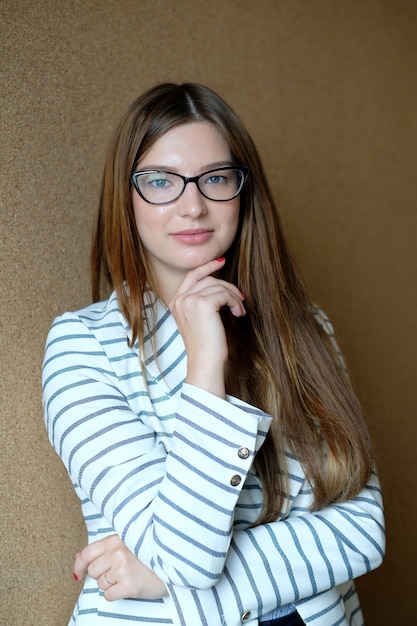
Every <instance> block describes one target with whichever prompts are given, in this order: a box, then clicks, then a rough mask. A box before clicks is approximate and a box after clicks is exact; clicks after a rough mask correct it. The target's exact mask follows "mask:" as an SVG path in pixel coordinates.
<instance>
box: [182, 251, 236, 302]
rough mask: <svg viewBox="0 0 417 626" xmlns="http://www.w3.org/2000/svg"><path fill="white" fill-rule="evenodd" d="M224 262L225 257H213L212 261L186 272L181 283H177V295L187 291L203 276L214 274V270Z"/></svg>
mask: <svg viewBox="0 0 417 626" xmlns="http://www.w3.org/2000/svg"><path fill="white" fill-rule="evenodd" d="M225 262H226V259H224V258H223V257H221V258H218V259H214V261H209V262H208V263H204V264H203V265H199V266H198V267H196V268H195V269H193V270H190V271H189V272H187V274H186V276H185V278H184V279H183V280H182V282H181V284H180V285H179V287H178V289H177V294H176V295H179V294H181V293H184V292H185V291H188V290H189V289H190V287H192V286H193V285H195V284H196V283H198V282H199V281H200V280H202V279H203V278H206V276H210V275H211V274H214V273H215V272H217V271H218V270H219V269H221V268H222V267H224V264H225Z"/></svg>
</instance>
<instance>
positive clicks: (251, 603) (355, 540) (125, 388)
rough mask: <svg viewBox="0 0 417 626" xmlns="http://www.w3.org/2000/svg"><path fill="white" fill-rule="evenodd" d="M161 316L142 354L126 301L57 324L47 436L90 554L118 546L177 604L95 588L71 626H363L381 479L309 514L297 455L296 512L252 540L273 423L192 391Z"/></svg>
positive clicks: (164, 313) (177, 342) (46, 371)
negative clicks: (360, 586)
mask: <svg viewBox="0 0 417 626" xmlns="http://www.w3.org/2000/svg"><path fill="white" fill-rule="evenodd" d="M155 310H156V316H155V320H154V325H153V327H154V332H153V333H151V336H148V337H146V341H145V350H144V354H141V353H139V349H138V345H134V346H133V347H129V345H128V341H129V334H130V332H131V331H130V328H129V326H128V324H127V322H126V319H125V318H124V316H123V314H122V313H121V311H120V307H119V304H118V300H117V297H116V295H115V294H114V293H113V294H112V295H111V297H110V298H109V299H108V300H106V301H105V302H100V303H95V304H92V305H90V306H88V307H86V308H84V309H82V310H80V311H78V312H76V313H65V314H64V315H62V316H61V317H58V318H57V319H56V320H55V322H54V324H53V325H52V328H51V330H50V332H49V335H48V339H47V345H46V353H45V359H44V365H43V402H44V410H45V420H46V426H47V430H48V435H49V438H50V441H51V443H52V445H53V447H54V449H55V450H56V452H57V454H59V456H60V457H61V459H62V461H63V463H64V464H65V466H66V468H67V470H68V473H69V476H70V478H71V480H72V482H73V485H74V488H75V491H76V493H77V494H78V496H79V498H80V500H81V506H82V511H83V515H84V519H85V523H86V526H87V530H88V539H89V542H92V541H95V540H98V539H102V538H104V537H105V536H106V535H109V534H114V533H117V534H118V535H119V537H121V539H122V540H123V541H124V543H125V544H126V545H127V546H128V548H129V549H130V550H131V551H132V552H133V553H134V554H136V555H137V557H138V558H139V559H140V560H141V561H142V562H143V563H145V564H146V565H147V566H149V567H150V568H152V569H153V570H154V571H155V572H156V574H157V575H158V576H159V577H160V578H161V579H162V580H164V581H165V583H166V585H167V588H168V591H169V596H167V597H165V598H161V599H158V600H138V599H134V600H133V599H126V600H119V601H116V602H108V601H107V600H105V598H104V596H103V592H102V591H100V590H99V589H98V587H97V583H96V581H95V580H93V579H92V578H90V577H88V576H87V578H86V580H85V584H84V587H83V590H82V592H81V594H80V596H79V599H78V601H77V604H76V606H75V608H74V612H73V615H72V618H71V620H70V624H71V625H74V624H76V625H77V626H124V625H125V624H126V623H127V622H128V623H129V622H130V623H135V624H136V623H137V624H147V625H148V626H149V625H152V624H172V625H174V626H239V625H240V624H246V625H250V626H255V625H256V624H258V619H259V618H260V617H261V616H262V615H266V614H268V613H269V612H270V611H273V610H275V609H276V608H277V607H281V606H282V607H284V606H286V605H288V604H294V605H295V607H296V608H297V611H298V612H299V614H300V615H301V617H302V619H303V620H304V621H305V622H306V623H307V624H311V625H312V626H336V625H342V626H348V625H350V626H361V625H362V624H363V617H362V613H361V610H360V606H359V601H358V597H357V594H356V591H355V587H354V583H353V582H352V581H353V579H354V578H356V577H358V576H361V575H362V574H365V573H366V572H368V571H370V570H372V569H373V568H375V567H377V566H378V565H379V564H380V563H381V561H382V558H383V554H384V546H385V542H384V518H383V510H382V499H381V493H380V488H379V483H378V479H377V476H376V475H375V474H373V475H372V476H371V477H370V479H369V482H368V484H367V486H366V487H365V489H363V491H361V492H360V493H359V494H358V495H357V496H356V497H355V498H353V499H352V500H350V501H348V502H344V503H343V504H334V505H332V506H328V507H326V508H324V509H322V510H320V511H317V512H314V513H312V512H310V510H309V508H310V504H311V487H310V485H309V484H308V482H307V480H306V478H305V475H304V472H303V469H302V467H301V465H300V464H299V462H298V461H297V459H296V458H295V457H294V456H293V455H292V454H291V453H290V452H289V451H287V453H286V456H287V461H288V472H289V484H290V499H291V506H290V511H289V514H288V515H287V516H286V517H285V519H282V520H280V521H276V522H274V523H269V524H265V525H262V526H257V527H255V528H249V526H250V524H251V523H252V522H253V521H254V520H256V518H257V516H258V514H259V512H260V509H261V505H262V491H261V486H260V481H259V479H258V477H257V475H256V473H255V471H254V468H253V459H254V455H255V454H256V452H257V450H259V448H260V446H261V445H262V443H263V441H264V439H265V436H266V434H267V432H268V428H269V425H270V422H271V417H270V416H269V415H267V414H266V413H264V412H263V411H261V410H260V409H258V408H256V407H253V406H250V405H248V404H246V403H245V402H242V401H240V400H238V399H236V398H233V397H230V396H228V397H227V399H226V400H224V399H221V398H219V397H217V396H214V395H212V394H210V393H208V392H206V391H204V390H202V389H200V388H197V387H194V386H192V385H189V384H186V383H184V380H185V375H186V354H185V350H184V344H183V341H182V338H181V335H180V333H179V331H178V329H177V326H176V323H175V320H174V318H173V316H172V315H171V313H170V312H169V310H167V309H166V307H164V306H163V305H162V304H161V303H159V302H158V303H156V305H155ZM147 314H148V315H150V309H149V308H148V310H147ZM320 315H321V314H320ZM319 321H320V323H321V325H322V326H324V328H325V329H326V331H327V332H328V333H329V334H330V335H332V328H331V325H330V323H329V322H328V320H327V319H326V318H325V317H324V316H323V315H321V316H320V318H319ZM207 341H210V337H207ZM154 351H156V354H157V362H156V361H155V359H154V356H153V355H154ZM141 362H142V367H141ZM145 379H146V380H145Z"/></svg>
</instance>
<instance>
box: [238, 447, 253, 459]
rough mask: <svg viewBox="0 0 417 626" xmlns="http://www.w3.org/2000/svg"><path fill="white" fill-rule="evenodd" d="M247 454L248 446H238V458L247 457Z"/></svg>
mask: <svg viewBox="0 0 417 626" xmlns="http://www.w3.org/2000/svg"><path fill="white" fill-rule="evenodd" d="M249 454H250V452H249V449H248V448H239V450H238V451H237V455H238V457H239V459H247V458H248V456H249Z"/></svg>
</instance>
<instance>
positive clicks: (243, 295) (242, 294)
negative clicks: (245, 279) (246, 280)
mask: <svg viewBox="0 0 417 626" xmlns="http://www.w3.org/2000/svg"><path fill="white" fill-rule="evenodd" d="M240 295H241V296H242V299H243V300H246V296H245V294H244V293H243V291H241V292H240Z"/></svg>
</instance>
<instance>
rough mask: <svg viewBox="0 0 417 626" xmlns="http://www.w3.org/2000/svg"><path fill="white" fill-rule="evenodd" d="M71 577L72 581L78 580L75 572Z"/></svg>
mask: <svg viewBox="0 0 417 626" xmlns="http://www.w3.org/2000/svg"><path fill="white" fill-rule="evenodd" d="M73 577H74V580H78V576H77V574H76V573H75V572H74V573H73Z"/></svg>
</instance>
